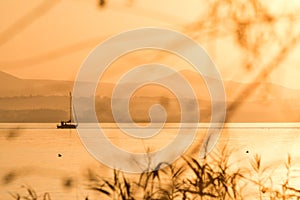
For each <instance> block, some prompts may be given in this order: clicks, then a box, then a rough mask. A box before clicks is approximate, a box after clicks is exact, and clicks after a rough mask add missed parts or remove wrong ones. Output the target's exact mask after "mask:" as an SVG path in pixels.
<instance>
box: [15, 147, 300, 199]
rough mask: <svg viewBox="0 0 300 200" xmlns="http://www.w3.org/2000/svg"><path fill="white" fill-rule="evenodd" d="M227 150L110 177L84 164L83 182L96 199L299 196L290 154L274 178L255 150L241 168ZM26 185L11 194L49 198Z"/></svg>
mask: <svg viewBox="0 0 300 200" xmlns="http://www.w3.org/2000/svg"><path fill="white" fill-rule="evenodd" d="M231 153H232V152H230V151H228V150H227V149H226V148H223V149H222V150H221V151H219V152H218V153H214V154H209V156H207V157H205V158H203V159H195V158H192V157H183V158H182V160H181V162H177V164H173V165H169V164H168V163H160V164H159V165H158V166H157V167H156V168H155V170H154V169H149V170H147V171H145V172H144V173H141V174H140V175H136V176H134V175H128V174H124V173H123V172H120V171H117V170H114V171H113V176H112V178H103V177H101V176H100V175H98V173H97V172H96V171H92V170H89V171H88V173H87V174H86V177H87V181H88V182H87V186H88V189H90V190H92V191H94V192H95V193H96V196H98V198H97V199H103V198H106V199H107V198H108V199H117V200H119V199H120V200H139V199H143V200H150V199H153V200H155V199H157V200H174V199H182V200H192V199H193V200H194V199H199V200H206V199H208V200H209V199H220V200H221V199H222V200H227V199H259V200H262V199H270V200H277V199H281V200H288V199H300V190H299V189H297V188H294V187H292V186H291V185H290V180H291V178H292V176H291V167H292V159H291V157H290V156H289V155H288V157H287V160H286V163H285V177H284V180H282V181H281V182H280V183H274V180H273V178H272V169H270V168H268V167H264V166H262V159H261V157H260V156H258V155H255V156H254V158H253V160H252V162H251V167H250V168H246V167H238V166H237V163H230V162H229V159H230V156H231V155H232V154H231ZM178 163H180V164H178ZM297 179H299V177H297ZM299 181H300V179H299ZM25 190H26V191H25V194H23V195H21V194H18V193H15V194H11V196H12V197H13V198H14V199H18V200H23V199H24V200H25V199H26V200H38V199H43V200H49V199H51V197H50V195H49V194H48V193H44V194H41V195H37V194H36V193H35V191H34V190H33V189H32V188H30V187H25ZM85 199H86V200H88V199H89V198H88V197H86V198H85Z"/></svg>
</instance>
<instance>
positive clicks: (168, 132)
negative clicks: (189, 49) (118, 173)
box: [0, 123, 300, 200]
mask: <svg viewBox="0 0 300 200" xmlns="http://www.w3.org/2000/svg"><path fill="white" fill-rule="evenodd" d="M103 127H104V131H105V134H106V136H107V137H108V138H109V140H110V141H111V142H112V143H114V144H115V145H117V146H119V147H120V148H124V149H126V150H128V151H134V152H139V151H141V152H144V151H145V149H148V148H149V149H150V150H156V149H158V148H160V147H163V146H164V145H166V144H167V143H168V142H169V141H170V140H172V139H173V138H174V136H175V135H176V133H177V130H178V124H166V128H165V129H163V131H162V132H161V133H159V134H158V135H157V136H155V137H153V138H151V139H148V140H146V139H144V140H141V139H138V140H137V139H132V138H129V137H128V136H127V135H124V134H122V133H120V131H119V130H118V129H117V128H116V126H115V124H103ZM206 127H207V124H201V125H200V128H199V130H198V132H197V137H196V139H195V141H194V143H193V145H192V146H191V147H190V150H188V151H187V154H193V155H194V156H195V155H197V154H198V152H197V150H198V149H199V147H200V146H201V141H202V139H203V136H204V135H205V132H206V130H207V128H206ZM225 144H226V145H227V146H228V147H232V148H233V149H234V151H233V153H232V155H231V157H232V160H234V161H235V162H236V163H237V164H236V167H249V166H250V164H249V163H250V161H251V160H252V159H253V157H254V155H255V154H260V155H261V157H262V164H263V165H264V166H271V167H272V169H274V174H275V177H274V179H275V180H276V181H277V182H278V183H282V181H283V178H282V177H284V176H285V171H284V163H285V162H286V159H287V155H288V153H289V154H290V155H291V157H292V166H293V167H292V176H293V178H292V180H291V185H292V186H294V187H298V188H300V123H228V124H226V125H225V127H224V129H223V130H222V133H221V137H220V138H219V140H218V143H217V145H216V147H215V149H214V151H215V150H216V149H218V148H219V147H221V146H223V145H225ZM88 169H93V170H95V171H97V172H99V174H101V176H103V177H111V176H112V171H111V169H110V168H108V167H106V166H104V165H103V164H101V163H100V162H99V161H97V160H96V159H95V158H94V157H93V156H91V155H90V154H89V153H88V152H87V150H86V149H85V147H84V145H83V144H82V143H81V141H80V138H79V136H78V134H77V131H76V130H64V129H62V130H58V129H56V124H0V199H12V198H11V196H10V194H9V192H12V193H14V192H18V193H24V191H25V190H24V188H22V187H21V186H22V185H25V186H30V187H32V188H34V189H35V190H36V192H37V193H38V194H42V193H44V192H49V193H50V194H51V198H52V199H60V200H61V199H84V198H85V197H86V196H89V197H93V196H94V195H95V194H94V193H93V192H92V191H90V190H88V189H87V186H86V184H87V181H86V180H85V178H84V177H85V175H86V174H87V171H88Z"/></svg>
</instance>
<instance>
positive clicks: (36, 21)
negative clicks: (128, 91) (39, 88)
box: [0, 0, 300, 89]
mask: <svg viewBox="0 0 300 200" xmlns="http://www.w3.org/2000/svg"><path fill="white" fill-rule="evenodd" d="M45 2H47V1H40V0H31V1H21V0H3V1H0V70H1V71H4V72H7V73H10V74H12V75H15V76H17V77H20V78H26V79H60V80H74V79H75V77H76V74H77V72H78V70H79V68H80V65H81V63H82V62H83V61H84V59H85V58H86V57H87V56H88V54H89V52H91V51H92V49H93V48H95V47H96V46H97V45H98V44H99V43H100V42H101V41H103V40H105V39H107V38H108V37H109V36H112V35H115V34H118V33H120V32H123V31H127V30H130V29H133V28H141V27H149V26H151V27H167V28H171V29H174V30H177V31H183V32H184V33H186V34H187V35H189V34H190V32H187V31H185V27H187V26H189V25H190V24H192V23H194V22H195V21H197V17H198V16H199V15H200V14H201V12H202V11H203V9H204V8H205V6H203V2H202V1H198V0H190V1H188V2H189V3H184V2H183V1H179V0H178V1H172V0H167V1H163V2H162V1H158V0H155V1H153V0H143V1H138V0H131V1H128V0H109V1H108V3H107V4H106V5H105V7H103V8H101V7H100V6H99V5H98V1H96V0H60V1H59V0H53V1H49V2H50V3H45ZM266 2H267V1H266ZM278 2H279V3H273V1H272V5H270V6H271V7H272V8H271V10H273V11H274V10H275V12H276V10H277V9H278V8H280V10H281V9H285V10H293V9H295V10H296V9H297V8H299V7H300V1H296V0H294V1H290V4H289V5H285V4H284V3H285V1H283V0H282V1H278ZM282 2H284V3H282ZM38 6H43V8H44V9H46V11H44V12H38V11H37V12H34V13H35V14H32V15H28V13H32V12H33V11H34V10H35V9H36V8H37V7H38ZM24 16H26V17H25V18H26V20H24ZM22 18H23V21H22ZM299 24H300V16H299V17H298V18H296V20H295V24H294V26H295V27H299ZM226 44H227V41H226V40H221V41H219V42H215V43H210V42H207V43H204V44H202V45H203V46H204V47H205V48H206V49H207V51H208V53H209V54H210V56H211V57H212V58H213V59H214V61H215V63H216V64H217V66H218V69H219V71H220V72H221V75H222V78H224V79H226V80H235V81H241V82H243V81H252V80H251V77H252V76H251V73H247V72H246V71H245V70H244V69H242V68H239V67H236V66H235V64H236V59H238V58H236V57H235V56H234V55H232V54H231V51H230V50H231V49H230V47H228V48H224V47H226V46H227V45H226ZM220 47H221V48H220ZM228 49H229V50H228ZM299 54H300V45H296V46H295V47H294V48H293V50H292V51H291V52H290V53H289V55H288V57H287V59H285V61H284V62H283V63H281V64H280V66H279V67H278V68H277V69H276V70H274V71H273V72H272V73H271V74H269V76H268V78H267V80H265V81H267V82H273V83H277V84H280V85H283V86H286V87H289V88H296V89H300V84H299V76H300V59H299ZM266 56H268V55H267V53H266ZM224 58H226V59H224ZM124 62H128V60H125V61H124ZM156 62H158V61H157V60H156ZM126 64H127V65H128V63H126ZM132 64H133V65H134V64H136V63H134V62H133V63H132ZM168 64H170V65H172V63H171V62H169V63H168ZM120 65H122V63H120ZM177 69H179V70H180V69H183V68H181V67H180V66H177ZM117 71H119V70H117V68H116V70H111V73H112V74H111V76H113V75H114V74H115V73H118V72H117ZM254 71H255V70H254ZM119 73H120V72H119ZM249 74H250V75H249Z"/></svg>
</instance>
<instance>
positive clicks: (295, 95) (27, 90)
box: [0, 70, 300, 122]
mask: <svg viewBox="0 0 300 200" xmlns="http://www.w3.org/2000/svg"><path fill="white" fill-rule="evenodd" d="M179 73H180V74H181V75H182V76H183V77H184V78H186V79H187V80H188V82H189V83H190V85H191V86H192V87H193V89H194V91H195V93H196V95H197V98H198V102H199V105H200V113H201V120H202V121H209V119H210V114H211V113H210V105H211V103H210V95H209V92H208V90H207V88H206V84H205V82H204V80H203V78H202V77H201V76H200V75H199V74H197V73H196V72H192V71H188V70H184V71H180V72H179ZM174 76H175V74H170V75H169V76H166V77H162V78H160V79H159V81H163V82H171V83H172V82H173V84H175V85H176V84H178V83H176V82H174ZM207 81H208V83H209V84H212V85H213V84H216V80H214V79H212V78H207ZM85 84H90V83H85ZM133 84H135V83H134V80H133V82H131V83H126V84H123V85H122V87H123V88H124V90H123V92H125V93H128V91H127V90H126V88H130V87H131V86H132V85H133ZM0 85H1V86H0V122H58V121H59V120H61V119H67V118H68V109H69V106H68V104H69V98H68V93H69V91H72V88H73V82H72V81H55V80H29V79H20V78H17V77H15V76H12V75H10V74H8V73H5V72H0ZM224 86H225V91H226V100H227V101H226V103H227V106H228V107H229V105H237V106H236V107H235V108H236V109H235V110H227V117H228V120H229V121H230V122H298V121H300V114H299V113H300V101H299V100H300V91H299V90H293V89H289V88H285V87H282V86H279V85H275V84H271V83H263V84H259V83H253V84H243V83H238V82H233V81H224ZM114 87H115V85H114V84H113V83H100V85H99V86H98V89H97V92H96V95H97V96H98V97H97V99H96V110H97V114H98V117H99V119H100V120H101V121H105V122H112V121H113V117H112V113H111V108H110V105H111V99H110V97H111V94H112V91H113V89H114ZM178 87H180V84H179V85H178ZM245 88H247V90H248V91H250V95H247V98H244V97H245V96H246V94H242V95H240V94H241V93H240V92H241V91H244V89H245ZM237 96H238V97H239V98H238V99H237ZM156 103H159V104H162V105H163V106H165V108H166V110H167V112H168V121H170V122H178V121H179V120H180V109H179V104H178V101H177V99H176V96H175V95H174V94H172V93H171V92H170V91H168V90H167V89H166V88H164V87H161V86H158V85H147V86H145V87H143V88H141V89H139V90H137V91H136V92H135V93H134V95H133V98H132V100H131V102H130V106H131V108H130V112H131V113H132V117H133V119H134V120H136V121H140V122H143V121H149V116H148V109H149V108H150V107H151V105H153V104H156ZM87 121H89V119H88V118H87Z"/></svg>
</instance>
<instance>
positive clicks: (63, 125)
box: [56, 92, 77, 129]
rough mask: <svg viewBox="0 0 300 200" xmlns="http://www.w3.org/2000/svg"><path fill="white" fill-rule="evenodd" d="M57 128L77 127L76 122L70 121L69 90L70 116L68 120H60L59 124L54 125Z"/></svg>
mask: <svg viewBox="0 0 300 200" xmlns="http://www.w3.org/2000/svg"><path fill="white" fill-rule="evenodd" d="M56 127H57V128H59V129H74V128H77V124H76V123H72V94H71V92H70V118H69V120H68V121H61V122H60V124H58V125H57V126H56Z"/></svg>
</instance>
